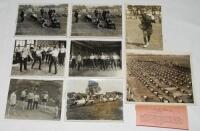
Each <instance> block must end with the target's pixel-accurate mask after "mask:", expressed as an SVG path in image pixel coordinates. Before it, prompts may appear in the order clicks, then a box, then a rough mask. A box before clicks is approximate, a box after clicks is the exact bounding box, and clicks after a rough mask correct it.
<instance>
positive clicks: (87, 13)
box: [71, 5, 122, 37]
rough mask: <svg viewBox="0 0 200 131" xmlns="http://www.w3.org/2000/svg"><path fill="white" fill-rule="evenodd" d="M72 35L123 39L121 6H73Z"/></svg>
mask: <svg viewBox="0 0 200 131" xmlns="http://www.w3.org/2000/svg"><path fill="white" fill-rule="evenodd" d="M71 35H72V36H111V37H121V36H122V9H121V6H119V5H113V6H86V5H76V6H73V11H72V32H71Z"/></svg>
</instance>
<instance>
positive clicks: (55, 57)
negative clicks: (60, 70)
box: [49, 46, 59, 74]
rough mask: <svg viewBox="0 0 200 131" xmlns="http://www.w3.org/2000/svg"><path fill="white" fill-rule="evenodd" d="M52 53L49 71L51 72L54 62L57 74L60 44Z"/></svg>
mask: <svg viewBox="0 0 200 131" xmlns="http://www.w3.org/2000/svg"><path fill="white" fill-rule="evenodd" d="M50 54H51V59H50V63H49V73H51V67H52V64H54V67H55V74H57V63H58V54H59V49H58V46H55V47H54V49H53V51H51V52H50Z"/></svg>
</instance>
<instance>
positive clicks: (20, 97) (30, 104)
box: [5, 79, 63, 120]
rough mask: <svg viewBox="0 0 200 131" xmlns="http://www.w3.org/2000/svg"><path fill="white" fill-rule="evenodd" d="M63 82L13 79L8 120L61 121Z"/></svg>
mask: <svg viewBox="0 0 200 131" xmlns="http://www.w3.org/2000/svg"><path fill="white" fill-rule="evenodd" d="M62 85H63V81H61V80H48V81H47V80H25V79H11V80H10V87H9V92H8V99H7V106H6V113H5V118H6V119H27V120H60V116H61V105H62V104H61V103H62Z"/></svg>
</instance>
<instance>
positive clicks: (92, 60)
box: [90, 53, 95, 70]
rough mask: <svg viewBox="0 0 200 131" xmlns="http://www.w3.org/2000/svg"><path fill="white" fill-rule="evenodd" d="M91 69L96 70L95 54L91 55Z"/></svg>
mask: <svg viewBox="0 0 200 131" xmlns="http://www.w3.org/2000/svg"><path fill="white" fill-rule="evenodd" d="M90 67H91V68H92V69H93V70H94V68H95V62H94V54H93V53H91V55H90Z"/></svg>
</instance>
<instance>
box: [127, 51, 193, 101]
mask: <svg viewBox="0 0 200 131" xmlns="http://www.w3.org/2000/svg"><path fill="white" fill-rule="evenodd" d="M126 99H127V101H128V102H156V103H191V104H192V103H194V98H193V88H192V75H191V67H190V55H173V54H132V53H128V54H127V98H126Z"/></svg>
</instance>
